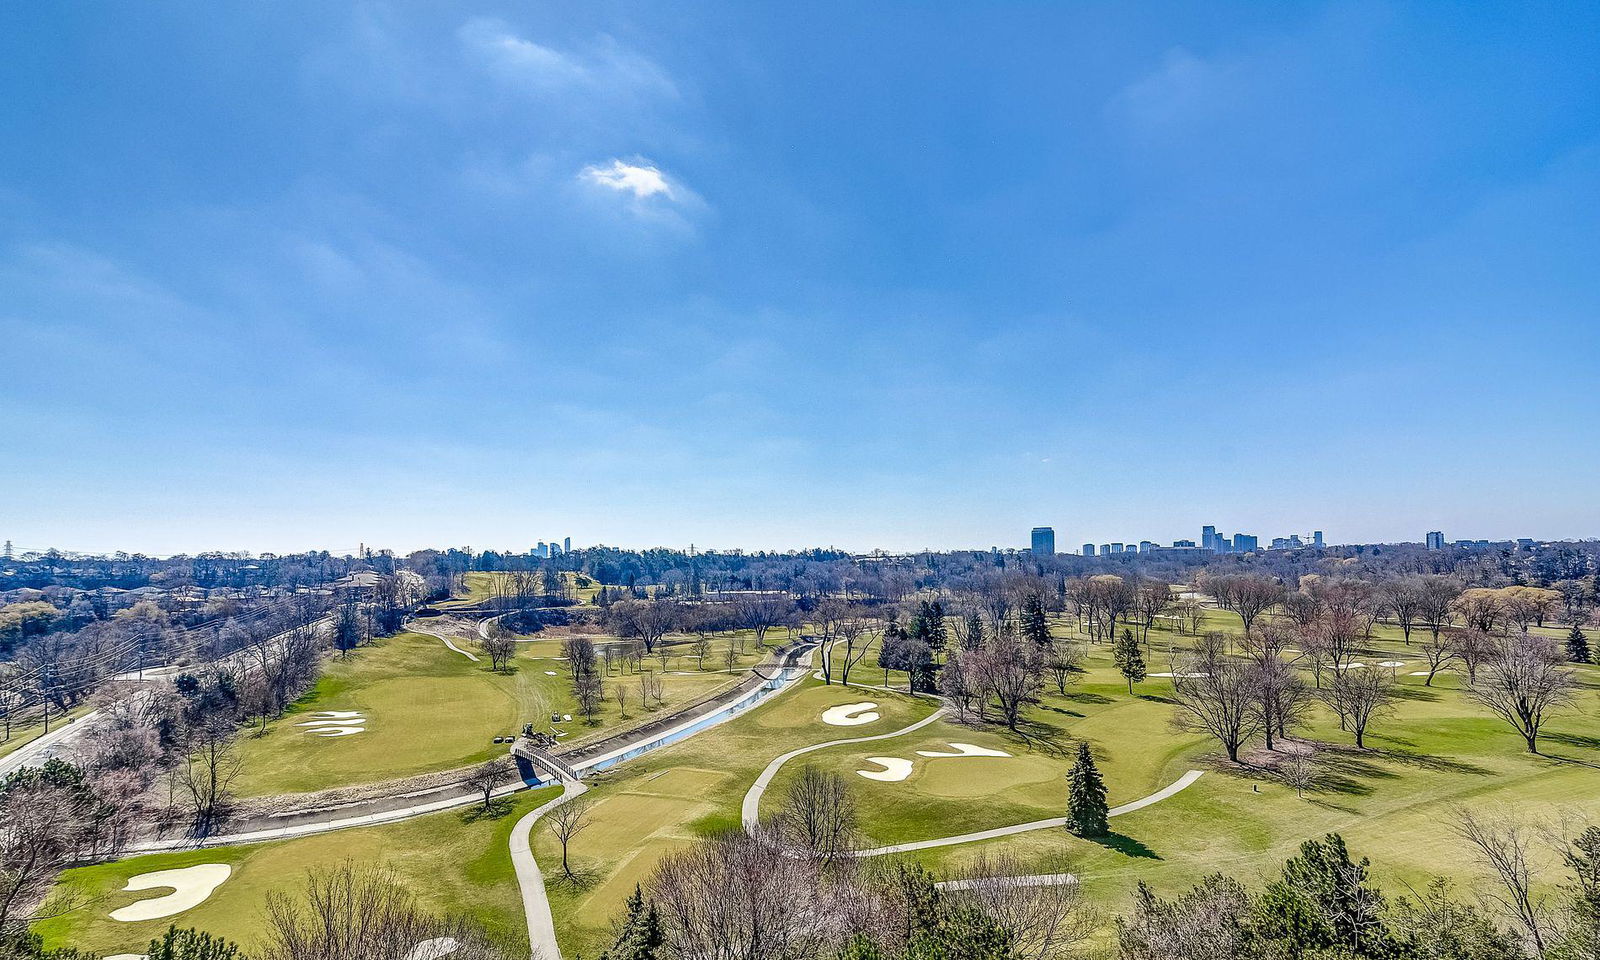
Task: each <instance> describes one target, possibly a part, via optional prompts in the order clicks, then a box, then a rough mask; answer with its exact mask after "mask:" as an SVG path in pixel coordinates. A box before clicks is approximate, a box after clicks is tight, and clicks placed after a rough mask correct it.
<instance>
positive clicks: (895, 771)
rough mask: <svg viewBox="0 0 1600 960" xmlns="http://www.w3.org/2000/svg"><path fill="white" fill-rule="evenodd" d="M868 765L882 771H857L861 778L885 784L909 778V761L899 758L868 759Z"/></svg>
mask: <svg viewBox="0 0 1600 960" xmlns="http://www.w3.org/2000/svg"><path fill="white" fill-rule="evenodd" d="M867 762H868V763H876V764H877V765H878V766H880V767H882V768H883V769H882V770H857V771H856V773H859V774H860V775H861V776H863V777H866V778H867V779H868V780H882V781H884V782H885V783H894V782H896V781H900V780H904V779H905V778H906V777H909V776H911V761H910V760H902V759H900V758H899V757H868V758H867Z"/></svg>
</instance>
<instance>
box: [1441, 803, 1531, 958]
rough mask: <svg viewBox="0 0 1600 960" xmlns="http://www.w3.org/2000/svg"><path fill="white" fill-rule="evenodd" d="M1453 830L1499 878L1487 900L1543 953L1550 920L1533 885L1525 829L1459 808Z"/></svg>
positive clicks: (1528, 943) (1527, 940) (1528, 840)
mask: <svg viewBox="0 0 1600 960" xmlns="http://www.w3.org/2000/svg"><path fill="white" fill-rule="evenodd" d="M1456 834H1457V835H1458V836H1460V837H1461V839H1463V840H1465V841H1466V842H1467V843H1468V844H1470V845H1471V846H1472V847H1473V848H1475V850H1476V852H1477V855H1478V860H1479V862H1480V863H1482V864H1483V865H1484V866H1485V867H1487V868H1488V869H1489V871H1490V873H1492V874H1493V875H1494V878H1495V880H1496V881H1498V883H1499V886H1500V888H1501V891H1500V892H1497V893H1493V894H1490V895H1489V900H1490V901H1491V902H1493V903H1495V904H1496V905H1498V906H1499V907H1500V908H1501V909H1502V910H1504V911H1505V913H1506V914H1507V915H1508V916H1509V917H1510V918H1511V919H1512V920H1513V921H1514V922H1515V923H1516V924H1517V927H1518V928H1519V929H1520V930H1521V931H1522V935H1523V938H1524V940H1525V941H1526V943H1527V945H1528V947H1529V948H1530V949H1531V952H1532V954H1533V955H1534V956H1535V957H1543V956H1546V955H1547V954H1546V943H1547V941H1548V940H1549V939H1550V934H1551V933H1552V932H1553V931H1552V923H1553V920H1552V918H1551V917H1550V915H1549V914H1550V911H1549V904H1548V898H1547V897H1546V896H1545V895H1544V894H1542V893H1538V892H1536V891H1535V889H1534V876H1533V867H1532V865H1531V863H1530V858H1529V856H1528V853H1529V845H1530V839H1529V836H1528V832H1527V830H1526V829H1525V828H1524V827H1522V826H1521V825H1519V824H1516V823H1511V822H1505V823H1495V822H1492V821H1488V820H1483V819H1480V818H1479V817H1478V816H1477V815H1476V814H1474V813H1473V812H1472V811H1471V810H1468V809H1466V808H1461V809H1459V810H1457V811H1456Z"/></svg>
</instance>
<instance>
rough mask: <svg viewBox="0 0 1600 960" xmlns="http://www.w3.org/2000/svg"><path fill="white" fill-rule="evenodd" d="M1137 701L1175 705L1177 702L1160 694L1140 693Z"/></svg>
mask: <svg viewBox="0 0 1600 960" xmlns="http://www.w3.org/2000/svg"><path fill="white" fill-rule="evenodd" d="M1139 699H1140V700H1147V701H1149V702H1150V703H1168V704H1171V703H1177V702H1178V701H1176V700H1174V699H1172V698H1171V697H1163V696H1161V695H1160V694H1156V693H1141V694H1139Z"/></svg>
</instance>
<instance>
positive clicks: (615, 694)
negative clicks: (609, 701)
mask: <svg viewBox="0 0 1600 960" xmlns="http://www.w3.org/2000/svg"><path fill="white" fill-rule="evenodd" d="M611 696H612V698H613V699H615V700H616V701H617V712H618V713H621V714H622V719H624V720H626V719H628V685H627V684H625V683H623V682H621V681H620V680H619V681H617V682H616V683H613V684H612V685H611Z"/></svg>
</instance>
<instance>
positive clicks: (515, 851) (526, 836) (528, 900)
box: [511, 779, 589, 960]
mask: <svg viewBox="0 0 1600 960" xmlns="http://www.w3.org/2000/svg"><path fill="white" fill-rule="evenodd" d="M561 785H562V787H564V788H565V789H563V790H562V792H561V796H559V797H556V798H555V799H554V800H551V801H549V802H547V803H544V804H541V805H540V806H538V807H536V808H534V809H533V810H530V811H528V812H527V813H525V814H523V815H522V818H521V819H520V820H518V821H517V822H516V824H515V825H513V826H512V828H511V866H512V868H513V869H515V870H516V872H517V887H518V888H520V890H521V891H522V912H523V914H524V915H525V916H526V917H527V918H528V943H529V945H530V946H531V947H532V950H533V956H534V958H535V960H561V946H560V945H559V944H558V943H556V921H555V917H554V916H553V915H552V914H551V913H550V897H549V896H548V895H546V894H545V890H544V873H543V872H542V871H541V870H540V869H539V862H538V861H537V860H535V859H534V858H533V825H534V824H535V823H537V822H538V820H539V818H540V817H542V816H544V815H545V814H546V813H549V812H550V811H551V810H554V809H555V808H556V807H559V806H561V805H562V804H563V803H566V802H568V801H570V800H576V799H577V798H578V797H581V796H583V794H585V793H587V792H588V790H589V788H588V787H587V786H585V785H584V784H583V781H581V780H569V779H563V780H562V781H561Z"/></svg>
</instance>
